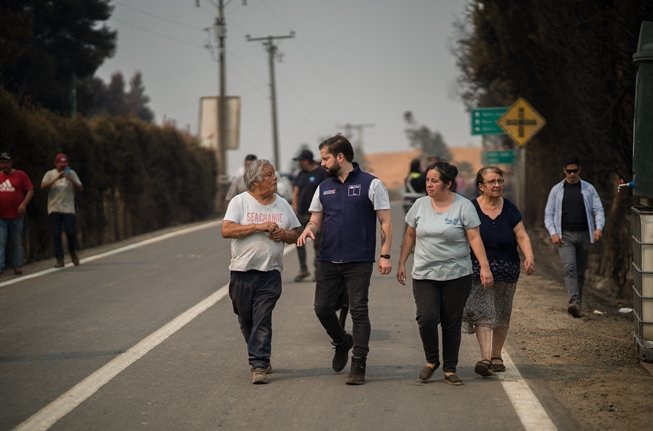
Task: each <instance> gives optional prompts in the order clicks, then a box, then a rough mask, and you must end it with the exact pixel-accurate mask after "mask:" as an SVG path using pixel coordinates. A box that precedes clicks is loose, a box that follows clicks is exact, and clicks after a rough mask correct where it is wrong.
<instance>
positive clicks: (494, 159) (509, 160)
mask: <svg viewBox="0 0 653 431" xmlns="http://www.w3.org/2000/svg"><path fill="white" fill-rule="evenodd" d="M513 163H515V150H496V151H486V152H485V153H483V164H484V165H511V164H513Z"/></svg>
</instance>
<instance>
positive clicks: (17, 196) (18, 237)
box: [0, 153, 34, 274]
mask: <svg viewBox="0 0 653 431" xmlns="http://www.w3.org/2000/svg"><path fill="white" fill-rule="evenodd" d="M13 165H14V162H13V160H12V159H11V156H10V155H9V153H0V274H2V272H3V271H4V268H5V249H6V247H7V242H9V250H10V253H11V259H12V263H13V265H14V273H16V274H22V273H23V269H22V268H21V266H22V264H23V220H24V219H25V210H26V209H27V204H29V201H31V200H32V196H34V188H33V187H32V181H31V180H30V179H29V176H27V174H26V173H25V172H23V171H21V170H19V169H14V168H13Z"/></svg>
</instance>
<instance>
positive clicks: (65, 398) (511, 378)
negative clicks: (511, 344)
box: [0, 221, 557, 431]
mask: <svg viewBox="0 0 653 431" xmlns="http://www.w3.org/2000/svg"><path fill="white" fill-rule="evenodd" d="M221 223H222V221H212V222H208V223H204V224H201V225H198V226H193V227H191V228H188V229H182V230H178V231H175V232H170V233H167V234H164V235H161V236H158V237H155V238H150V239H147V240H145V241H141V242H138V243H135V244H130V245H127V246H125V247H120V248H117V249H115V250H111V251H108V252H105V253H100V254H97V255H93V256H89V257H87V258H84V259H82V260H81V261H80V262H82V263H87V262H91V261H94V260H97V259H102V258H104V257H107V256H112V255H114V254H119V253H123V252H125V251H129V250H134V249H136V248H140V247H144V246H146V245H149V244H154V243H157V242H160V241H164V240H166V239H169V238H174V237H176V236H180V235H184V234H187V233H191V232H195V231H198V230H202V229H206V228H210V227H215V226H218V225H220V224H221ZM293 250H295V246H294V245H292V244H291V245H287V246H286V247H285V249H284V255H286V254H288V253H289V252H291V251H293ZM59 270H60V269H59V268H58V269H55V268H51V269H46V270H43V271H39V272H36V273H34V274H29V275H26V276H23V277H19V278H15V279H12V280H8V281H5V282H2V283H0V287H2V286H6V285H10V284H14V283H18V282H20V281H24V280H29V279H32V278H36V277H41V276H43V275H46V274H49V273H51V272H54V271H59ZM228 293H229V285H224V286H222V287H221V288H220V289H218V290H217V291H216V292H215V293H213V294H211V295H210V296H209V297H207V298H205V299H204V300H202V301H200V302H199V303H198V304H196V305H194V306H193V307H191V308H189V309H188V310H186V311H185V312H184V313H182V314H180V315H179V316H177V317H176V318H174V319H173V320H171V321H170V322H168V323H167V324H166V325H164V326H162V327H161V328H160V329H158V330H157V331H155V332H153V333H152V334H150V335H148V336H147V337H145V338H144V339H143V340H141V341H140V342H139V343H138V344H136V345H135V346H134V347H132V348H131V349H129V350H128V351H126V352H125V353H122V354H120V355H119V356H117V357H116V358H114V359H113V360H111V361H110V362H109V363H107V364H106V365H105V366H103V367H102V368H100V369H99V370H97V371H95V372H94V373H93V374H91V375H90V376H88V377H87V378H85V379H84V380H82V381H81V382H80V383H78V384H77V385H75V386H74V387H73V388H71V389H70V390H68V391H67V392H66V393H64V394H63V395H61V396H60V397H59V398H57V399H56V400H54V401H52V402H51V403H50V404H48V405H47V406H45V407H44V408H43V409H41V410H39V411H38V412H36V413H35V414H34V415H32V416H31V417H29V418H28V419H27V420H25V421H24V422H23V423H21V424H20V425H18V426H17V427H16V428H15V431H37V430H38V431H45V430H47V429H49V428H50V427H51V426H52V425H54V424H55V423H56V422H57V421H58V420H59V419H61V418H62V417H64V416H66V415H67V414H68V413H70V412H71V411H72V410H74V409H75V408H76V407H77V406H78V405H80V404H81V403H82V402H84V401H85V400H86V399H88V398H89V397H91V396H92V395H93V394H94V393H96V392H97V391H98V390H99V389H100V388H102V386H104V385H106V384H107V383H109V382H110V381H111V380H112V379H113V378H114V377H116V376H117V375H118V374H120V373H121V372H122V371H123V370H125V369H126V368H127V367H129V366H130V365H132V364H133V363H134V362H136V361H137V360H139V359H140V358H142V357H143V356H145V355H146V354H147V353H148V352H150V351H151V350H152V349H154V348H155V347H157V346H158V345H159V344H161V343H163V342H164V341H165V340H166V339H167V338H169V337H170V336H171V335H173V334H175V333H176V332H177V331H179V330H180V329H181V328H183V327H184V326H186V325H187V324H188V323H190V322H191V321H193V320H194V319H195V318H197V317H198V316H199V315H200V314H202V313H203V312H204V311H206V310H207V309H209V308H211V307H212V306H213V305H215V304H217V303H218V301H220V300H221V299H223V298H224V297H226V296H227V295H228ZM503 360H504V362H505V364H506V372H505V373H497V375H498V376H499V380H500V381H501V384H502V385H503V388H504V390H505V392H506V394H507V395H508V398H509V399H510V401H511V403H512V405H513V407H514V409H515V412H516V413H517V416H518V417H519V419H520V421H521V423H522V425H524V428H525V429H526V430H527V431H531V430H537V431H541V430H556V429H557V428H556V426H555V425H554V424H553V422H552V421H551V418H549V416H548V415H547V413H546V411H545V410H544V408H543V407H542V405H541V404H540V402H539V400H538V399H537V397H536V396H535V394H533V392H532V391H531V390H530V388H529V387H528V385H527V384H526V382H525V381H524V379H523V377H522V376H521V374H520V373H519V370H517V367H516V366H515V364H514V363H513V362H512V360H511V359H510V356H509V355H508V354H507V353H506V352H505V351H504V352H503Z"/></svg>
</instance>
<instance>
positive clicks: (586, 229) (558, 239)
mask: <svg viewBox="0 0 653 431" xmlns="http://www.w3.org/2000/svg"><path fill="white" fill-rule="evenodd" d="M580 171H581V168H580V161H579V160H578V157H570V158H568V159H567V160H565V162H564V165H563V173H564V175H565V179H564V180H562V181H561V182H559V183H558V184H556V185H554V186H553V187H552V188H551V192H549V199H548V200H547V202H546V208H545V210H544V225H545V226H546V229H547V230H548V231H549V235H551V242H552V243H553V244H555V245H557V246H558V254H559V255H560V262H561V263H562V270H563V274H564V280H565V286H566V287H567V293H568V295H569V305H568V306H567V312H568V313H569V314H571V315H572V316H574V317H581V315H582V314H581V302H582V298H583V285H584V283H585V270H586V269H587V258H588V254H589V247H590V244H591V243H594V242H596V241H598V240H599V239H601V235H602V232H603V227H604V226H605V214H604V212H603V205H602V204H601V199H600V198H599V195H598V193H597V192H596V189H595V188H594V186H593V185H591V184H590V183H588V182H587V181H584V180H581V179H580Z"/></svg>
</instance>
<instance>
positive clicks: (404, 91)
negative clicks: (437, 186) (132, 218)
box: [98, 0, 480, 173]
mask: <svg viewBox="0 0 653 431" xmlns="http://www.w3.org/2000/svg"><path fill="white" fill-rule="evenodd" d="M216 2H217V0H216ZM195 3H196V2H195V0H117V1H113V2H112V4H113V5H114V6H115V9H114V11H113V16H112V18H111V19H110V20H109V26H110V27H111V28H113V29H116V30H118V45H117V50H116V54H115V56H114V57H113V58H111V59H109V60H108V61H106V62H105V64H104V65H103V66H102V67H101V68H100V69H99V71H98V75H99V76H100V77H101V78H103V79H104V80H105V81H108V79H109V77H110V75H111V74H112V73H113V72H115V71H121V72H122V73H123V75H125V79H126V81H128V80H129V79H130V78H131V76H132V75H133V73H134V72H136V71H141V72H142V74H143V81H144V84H145V88H146V93H147V94H148V95H149V96H150V98H151V102H150V107H151V108H152V109H153V110H154V112H155V114H156V121H157V123H160V122H161V121H162V120H163V118H164V116H165V117H166V118H169V119H174V120H176V122H177V126H178V127H180V128H186V127H189V128H190V131H191V132H192V133H197V132H198V117H199V99H200V97H202V96H215V95H217V94H218V63H217V61H216V60H215V58H214V57H213V55H212V54H211V52H210V51H209V50H208V49H207V48H205V47H204V46H205V45H206V44H207V43H208V41H209V38H210V37H212V36H209V33H207V32H206V31H205V30H204V29H205V28H207V27H211V26H212V25H213V22H214V20H215V17H216V15H217V8H216V6H215V4H214V3H213V2H211V1H209V0H199V5H200V7H196V5H195ZM245 3H246V4H245V5H244V4H243V0H228V1H225V4H226V7H225V18H226V22H227V39H226V47H227V51H226V52H227V54H226V55H227V60H226V64H227V93H228V95H231V96H240V98H241V103H242V111H241V128H240V149H239V150H233V151H229V159H228V171H229V173H234V172H235V171H236V170H237V169H238V167H240V166H241V164H242V160H243V158H244V156H245V155H246V154H247V153H255V154H257V155H258V156H259V157H260V158H268V159H270V160H272V159H273V145H272V113H271V102H270V82H269V81H270V77H269V61H268V54H267V52H266V51H265V48H264V47H263V45H262V43H261V42H248V41H247V40H246V35H248V34H249V35H251V36H252V37H265V36H270V35H271V36H281V35H287V34H289V33H290V32H291V31H294V32H295V37H294V38H292V39H283V40H279V41H278V42H277V44H278V46H279V52H280V53H281V54H282V58H281V61H276V62H275V74H276V91H277V118H278V132H279V148H280V159H281V166H280V170H281V171H287V170H288V169H289V166H290V163H291V159H292V157H293V156H294V155H295V154H296V153H297V152H298V150H299V147H300V146H301V145H302V144H308V145H309V146H310V147H311V149H312V150H314V152H315V153H317V144H318V143H319V139H320V138H323V137H326V136H330V135H333V134H335V133H337V132H344V130H343V128H342V127H341V126H343V125H345V124H347V123H349V124H371V125H373V126H371V127H366V128H364V129H363V131H364V132H363V139H364V149H365V151H366V152H369V153H371V152H379V151H402V150H406V149H409V145H408V141H407V139H406V136H405V133H404V129H405V123H404V120H403V114H404V112H405V111H408V110H410V111H412V112H413V114H414V116H415V118H416V120H417V121H418V122H419V123H421V124H424V125H426V126H428V127H429V128H431V129H433V130H437V131H439V132H440V133H442V135H443V136H444V139H445V142H446V143H447V144H448V145H449V146H466V145H479V143H480V139H479V138H478V137H474V136H471V135H470V126H469V123H470V121H469V114H468V113H467V112H465V108H464V106H463V103H462V101H461V100H460V98H459V96H458V95H457V94H458V89H457V84H456V79H457V76H458V70H457V69H456V67H455V58H454V56H453V55H452V54H451V53H450V47H451V46H452V44H453V42H452V40H453V35H454V28H453V22H454V20H455V19H456V18H460V17H462V13H463V9H464V5H465V4H466V1H463V0H328V1H327V0H247V1H246V2H245ZM211 34H212V33H211ZM353 140H354V141H355V140H356V137H354V138H353Z"/></svg>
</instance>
